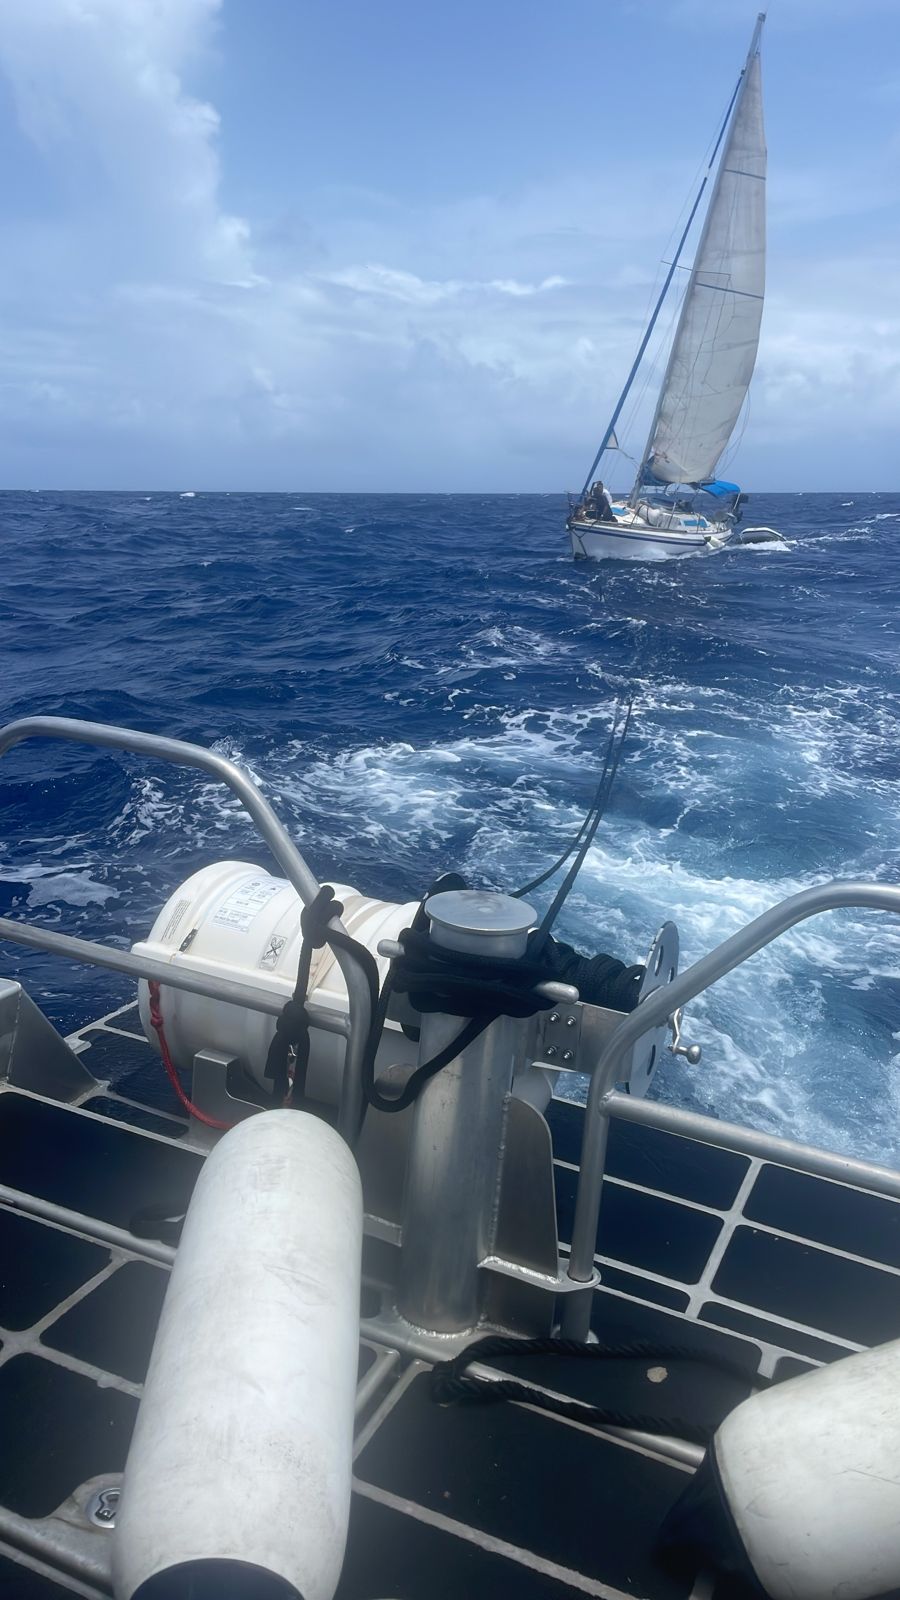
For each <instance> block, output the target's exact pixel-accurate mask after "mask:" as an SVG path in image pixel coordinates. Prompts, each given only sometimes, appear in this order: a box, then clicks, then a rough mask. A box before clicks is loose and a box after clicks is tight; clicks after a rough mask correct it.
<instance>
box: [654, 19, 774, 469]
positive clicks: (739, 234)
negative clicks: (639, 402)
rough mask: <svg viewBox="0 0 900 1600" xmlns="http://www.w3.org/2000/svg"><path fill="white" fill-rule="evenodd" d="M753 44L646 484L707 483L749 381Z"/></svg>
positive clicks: (761, 156) (755, 198)
mask: <svg viewBox="0 0 900 1600" xmlns="http://www.w3.org/2000/svg"><path fill="white" fill-rule="evenodd" d="M755 43H756V44H757V48H756V49H755V50H754V51H753V52H752V53H751V56H750V59H749V60H748V62H747V66H746V69H745V73H744V79H743V82H742V84H741V89H740V92H739V94H738V97H737V101H736V104H735V108H734V113H733V116H732V122H731V126H730V128H729V130H728V135H727V138H726V142H725V147H724V149H723V152H722V157H721V162H720V165H719V171H718V175H717V177H716V183H715V187H714V189H713V194H712V198H711V200H710V203H709V210H708V212H707V215H706V222H705V224H704V228H703V232H702V234H701V236H700V243H699V245H698V247H697V255H696V259H695V261H694V265H693V268H692V270H691V276H690V280H689V282H688V287H687V291H686V293H685V297H684V302H683V305H682V308H681V316H680V318H679V322H678V328H677V331H676V334H675V341H674V343H673V346H672V352H671V355H670V356H669V364H668V367H667V368H666V375H665V379H664V381H663V387H662V392H661V394H660V399H659V405H658V407H657V411H656V416H655V418H654V422H653V427H652V429H651V433H650V440H649V443H648V446H647V451H646V454H645V457H644V470H643V473H642V478H643V481H645V482H646V481H648V480H649V481H654V480H655V481H657V482H663V483H701V482H702V481H703V480H704V479H705V478H711V477H712V476H713V474H714V472H715V468H716V463H717V461H718V459H719V457H720V455H721V454H722V451H723V450H724V449H725V446H726V445H727V443H728V441H729V439H730V438H731V435H732V432H733V430H734V426H735V423H736V422H737V419H738V415H739V413H740V410H741V406H742V405H743V403H744V398H745V396H746V393H747V390H748V388H749V385H750V379H751V377H752V376H753V368H754V365H755V362H756V351H757V347H758V345H759V327H760V321H761V319H762V308H763V293H764V290H765V274H766V182H765V180H766V140H765V130H764V127H763V107H762V79H761V73H760V61H759V50H758V34H757V39H756V41H755Z"/></svg>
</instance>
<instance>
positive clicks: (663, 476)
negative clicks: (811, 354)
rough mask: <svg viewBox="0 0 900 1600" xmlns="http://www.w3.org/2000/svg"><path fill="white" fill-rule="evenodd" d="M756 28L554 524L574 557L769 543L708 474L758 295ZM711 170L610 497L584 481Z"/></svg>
mask: <svg viewBox="0 0 900 1600" xmlns="http://www.w3.org/2000/svg"><path fill="white" fill-rule="evenodd" d="M764 22H765V14H764V13H761V14H760V15H759V17H758V18H757V21H756V26H755V28H754V31H753V38H752V40H751V43H750V50H749V53H748V55H747V60H746V62H745V64H744V67H743V70H742V71H741V75H740V77H739V78H738V81H737V84H736V85H735V89H734V93H733V94H732V96H731V101H730V103H729V106H728V109H727V111H726V113H725V118H724V121H723V122H722V125H721V128H720V129H719V134H718V138H717V139H716V142H715V145H714V147H713V151H712V155H711V157H710V161H709V165H708V167H707V169H706V172H705V174H704V177H703V181H702V183H701V184H700V188H699V190H698V193H697V195H696V198H695V199H694V203H693V205H692V207H691V211H690V214H689V216H688V219H687V222H686V224H685V227H684V231H683V233H682V235H681V238H680V240H679V242H678V247H677V249H676V251H675V253H674V256H673V259H672V261H671V263H670V264H669V269H668V272H667V274H666V278H665V281H664V283H663V286H662V289H661V291H660V294H659V298H658V299H657V302H656V305H655V306H654V309H653V312H652V315H651V317H650V321H649V323H648V326H647V328H646V331H645V333H644V336H643V338H642V340H641V344H640V347H639V349H638V352H637V355H636V356H635V359H634V362H633V364H632V367H631V371H630V372H629V374H628V377H627V379H626V382H625V386H624V388H623V390H622V393H621V395H620V396H619V399H618V402H617V404H616V408H615V410H614V412H613V414H612V417H611V418H610V421H609V425H608V427H607V429H606V432H605V434H604V435H603V439H602V441H601V444H600V448H599V450H598V451H597V454H596V455H595V457H594V460H593V462H592V463H591V467H590V471H589V472H588V474H587V477H586V479H585V483H584V488H583V489H582V492H581V495H580V497H579V499H578V501H577V503H574V504H572V506H571V508H570V513H569V518H568V522H567V524H566V526H567V528H568V530H569V534H570V537H571V541H572V553H573V555H575V556H576V557H582V558H584V557H587V558H590V559H593V560H598V559H602V558H603V557H607V556H615V557H619V558H621V557H625V558H626V559H628V558H631V559H634V558H635V557H637V558H638V559H644V560H647V559H650V560H659V559H663V558H665V557H668V556H678V555H697V554H702V553H704V552H711V551H715V550H720V549H723V548H724V547H725V546H726V545H729V544H733V543H735V542H757V541H760V540H767V539H778V538H779V535H778V534H777V533H776V532H775V530H774V529H770V528H755V529H745V530H744V531H743V533H739V532H738V523H739V521H740V519H741V513H742V508H743V505H744V504H745V502H746V499H747V496H746V495H744V494H742V493H741V489H740V486H739V485H738V484H736V483H730V482H726V481H724V480H723V479H720V478H718V477H716V467H717V466H718V463H719V460H720V458H721V456H722V454H723V452H724V450H725V448H726V446H727V444H728V442H729V440H730V438H731V436H732V433H733V432H734V429H735V427H736V425H737V421H738V417H739V416H740V413H741V409H742V407H743V404H744V401H745V399H746V396H747V391H748V389H749V387H750V380H751V377H752V376H753V368H754V365H755V363H756V352H757V348H758V345H759V331H760V323H761V320H762V310H763V297H764V292H765V271H766V198H765V196H766V141H765V129H764V126H763V102H762V77H761V69H760V45H761V39H762V30H763V24H764ZM717 162H718V165H716V163H717ZM713 172H715V178H714V181H713V186H712V193H711V195H710V199H709V205H708V208H707V212H706V218H705V221H704V224H703V230H702V232H701V235H700V241H699V244H698V246H697V252H696V255H695V257H694V263H693V266H692V268H691V270H690V276H689V278H688V284H687V288H686V290H685V294H684V299H683V302H682V306H681V313H680V316H679V318H678V325H677V327H676V330H675V336H674V339H673V341H672V347H671V350H670V352H669V359H668V363H667V366H666V370H665V376H664V378H663V382H662V387H661V389H660V392H659V397H658V400H657V404H656V410H655V411H654V413H653V420H652V423H651V425H650V431H649V434H648V436H647V443H646V446H645V448H644V451H643V454H642V456H641V459H640V464H639V466H638V470H637V475H636V477H635V480H634V484H633V486H632V488H631V491H630V493H628V494H627V495H624V496H616V495H610V494H609V493H608V492H607V491H606V490H605V489H604V486H603V484H602V482H600V481H599V480H598V481H595V477H594V475H595V473H596V472H597V469H598V467H599V466H600V463H601V460H602V458H603V456H604V455H605V454H606V452H607V451H609V450H616V449H618V448H619V446H618V440H617V438H616V429H617V427H618V425H619V418H620V416H621V414H622V410H623V408H624V406H625V402H626V400H627V399H628V395H629V393H630V392H631V388H632V385H633V383H634V380H635V378H636V376H637V373H638V370H639V368H640V366H641V363H642V361H643V359H644V356H645V354H646V351H647V346H648V345H649V343H650V339H651V337H652V335H653V330H654V328H655V326H656V323H657V320H658V318H659V314H660V312H661V310H662V307H663V304H664V303H665V301H666V299H667V297H668V294H669V291H670V289H671V287H672V284H673V282H674V279H675V274H676V272H677V270H678V267H679V263H680V259H681V255H682V252H683V250H684V247H685V244H686V242H687V239H688V235H689V233H690V231H691V227H692V225H693V222H694V219H695V218H696V216H697V213H698V211H699V209H700V204H701V201H702V199H703V196H704V193H705V191H706V188H707V186H708V184H709V181H710V179H711V178H712V176H713ZM748 536H749V537H748Z"/></svg>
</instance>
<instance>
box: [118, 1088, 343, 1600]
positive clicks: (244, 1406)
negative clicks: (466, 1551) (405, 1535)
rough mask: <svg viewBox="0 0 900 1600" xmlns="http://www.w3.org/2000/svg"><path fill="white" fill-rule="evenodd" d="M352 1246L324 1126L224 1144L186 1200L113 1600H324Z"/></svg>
mask: <svg viewBox="0 0 900 1600" xmlns="http://www.w3.org/2000/svg"><path fill="white" fill-rule="evenodd" d="M361 1254H362V1192H361V1187H360V1181H359V1175H358V1172H357V1169H356V1163H355V1161H354V1159H353V1156H352V1155H351V1153H350V1151H349V1150H348V1148H347V1146H346V1145H345V1144H344V1143H343V1141H342V1140H341V1139H340V1138H339V1137H338V1135H337V1134H336V1133H335V1132H334V1131H333V1130H332V1129H331V1128H330V1127H328V1126H327V1125H326V1124H325V1123H323V1122H321V1121H319V1120H317V1119H316V1118H313V1117H310V1116H306V1115H305V1114H303V1113H302V1112H297V1111H268V1112H263V1113H261V1114H260V1115H259V1116H255V1117H251V1118H250V1119H249V1120H248V1121H246V1122H242V1123H240V1124H239V1125H238V1126H237V1127H236V1128H234V1129H232V1131H231V1132H230V1133H228V1134H226V1135H225V1137H224V1138H223V1139H222V1140H221V1141H220V1143H219V1144H218V1145H217V1147H216V1148H215V1150H214V1151H213V1152H212V1154H211V1155H210V1156H209V1158H208V1160H207V1162H206V1164H205V1166H204V1168H203V1171H202V1172H201V1174H200V1178H199V1180H198V1182H197V1187H196V1189H195V1191H194V1195H193V1199H192V1200H191V1204H190V1208H189V1210H188V1215H187V1220H186V1222H185V1226H184V1231H183V1234H182V1239H181V1244H180V1246H179V1249H178V1254H177V1257H176V1260H175V1266H174V1268H173V1271H172V1277H171V1281H170V1283H169V1287H168V1291H167V1294H166V1298H165V1303H164V1305H163V1311H162V1316H161V1319H160V1324H159V1329H158V1332H157V1335H156V1341H155V1344H154V1346H153V1354H152V1358H151V1361H150V1369H149V1372H148V1374H147V1382H146V1385H145V1388H144V1395H143V1399H142V1401H141V1406H140V1410H139V1412H138V1418H137V1423H136V1426H135V1431H134V1437H133V1439H132V1443H131V1449H130V1451H129V1454H128V1462H127V1465H126V1469H125V1478H124V1484H123V1490H122V1500H121V1506H120V1510H119V1516H118V1523H117V1527H116V1532H115V1536H114V1553H113V1575H114V1584H115V1593H116V1596H117V1597H118V1600H138V1597H140V1600H151V1597H153V1596H154V1595H159V1596H162V1595H165V1596H166V1600H170V1597H173V1600H175V1597H182V1596H184V1597H185V1600H186V1597H187V1596H188V1595H191V1596H194V1595H198V1596H199V1595H203V1596H206V1595H207V1594H209V1595H213V1594H222V1593H227V1594H228V1595H229V1596H239V1595H241V1596H242V1595H245V1594H246V1596H247V1597H248V1600H250V1597H252V1600H269V1597H272V1600H274V1597H276V1596H277V1597H279V1600H294V1597H295V1596H296V1597H300V1596H302V1600H331V1596H332V1595H333V1593H334V1590H335V1588H336V1587H337V1583H338V1579H339V1577H340V1570H341V1564H342V1561H343V1555H344V1546H345V1542H346V1535H347V1519H348V1515H349V1505H350V1474H351V1456H352V1442H353V1420H354V1403H355V1395H356V1373H357V1361H358V1342H359V1288H360V1261H361ZM242 1584H243V1585H244V1587H241V1585H242Z"/></svg>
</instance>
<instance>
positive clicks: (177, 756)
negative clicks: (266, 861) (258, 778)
mask: <svg viewBox="0 0 900 1600" xmlns="http://www.w3.org/2000/svg"><path fill="white" fill-rule="evenodd" d="M25 739H68V740H71V741H73V742H74V743H76V744H89V745H101V746H106V747H108V748H110V749H113V750H128V751H130V752H131V753H132V754H134V755H142V756H152V757H155V758H156V759H157V760H159V761H170V762H172V763H174V764H175V765H176V766H182V767H196V768H198V769H199V770H200V771H201V772H207V773H209V774H210V776H211V777H213V778H217V779H218V780H219V781H220V782H221V783H224V784H226V785H227V786H228V788H229V789H230V790H231V791H232V793H233V794H234V795H236V796H237V798H238V800H240V802H241V804H242V805H243V807H244V809H245V810H246V811H248V812H249V814H250V816H251V817H252V818H253V821H254V822H255V823H256V826H257V828H258V830H259V832H260V834H261V835H262V838H263V839H264V840H265V842H266V844H267V845H268V846H269V849H270V850H271V852H272V854H273V856H274V857H275V860H276V861H277V862H278V865H279V866H280V867H281V869H282V871H283V872H284V874H285V877H287V878H288V879H289V881H290V882H291V883H292V884H293V886H294V888H295V889H296V891H297V893H298V895H299V896H300V899H301V900H302V901H303V904H304V905H308V904H309V902H310V901H311V900H313V899H314V898H315V896H316V895H317V894H318V892H319V884H318V883H317V881H316V879H315V877H314V876H313V874H312V872H311V871H310V869H309V867H308V866H307V864H306V862H305V860H304V859H303V856H302V855H301V854H300V851H299V850H298V849H297V846H296V845H295V844H294V842H293V840H292V839H291V838H290V836H289V834H288V833H287V831H286V829H285V828H284V826H283V824H282V823H281V822H279V820H278V818H277V816H276V815H275V812H274V811H273V810H272V808H271V806H270V805H269V803H268V801H267V800H265V799H264V798H263V796H262V795H261V794H260V792H259V790H258V789H257V787H256V785H255V784H254V783H253V781H252V779H251V778H249V777H248V776H247V774H246V773H245V772H242V771H241V769H240V768H239V767H237V766H235V765H234V763H233V762H231V761H226V759H225V757H224V756H218V755H215V754H214V753H213V751H211V750H204V749H203V747H202V745H197V744H187V743H185V742H184V741H183V740H181V739H167V738H165V737H164V736H163V735H161V734H155V733H141V732H138V731H137V730H136V729H134V728H117V727H107V726H105V725H104V724H103V723H100V722H83V721H81V720H80V719H78V718H74V717H23V718H22V719H21V720H19V721H17V722H10V723H7V725H6V727H5V728H0V756H2V755H4V754H5V752H6V751H7V750H9V749H10V748H11V746H13V745H15V744H21V743H22V742H23V740H25ZM329 926H330V927H332V928H335V929H338V930H340V931H341V932H344V931H346V930H345V929H344V927H343V924H342V923H341V921H340V919H339V918H338V917H333V918H332V920H331V922H330V924H329ZM36 931H37V930H36ZM78 943H79V944H80V945H81V946H82V954H83V957H84V959H85V960H97V955H96V953H95V954H93V955H91V954H89V953H88V952H89V951H90V950H93V951H94V952H102V953H103V954H104V955H108V954H109V952H108V951H107V950H106V947H105V946H103V945H91V944H89V942H88V941H87V940H79V941H78ZM44 948H50V947H49V946H48V945H45V946H44ZM62 953H65V952H62ZM335 955H336V958H337V962H338V965H339V966H340V969H341V972H342V973H343V976H344V981H345V983H346V985H347V998H348V1002H349V1018H350V1031H349V1036H348V1039H347V1050H346V1060H345V1065H344V1082H343V1092H342V1096H341V1109H340V1119H339V1127H340V1129H341V1132H342V1133H343V1134H344V1135H345V1137H347V1138H352V1137H354V1136H355V1133H356V1130H357V1128H358V1127H359V1120H360V1116H361V1113H362V1103H363V1083H362V1062H363V1054H364V1052H365V1048H366V1041H367V1039H368V1035H369V1029H370V1024H371V1003H370V997H369V986H368V983H367V981H366V976H365V973H364V971H363V968H362V966H361V964H360V962H359V961H358V960H357V959H356V957H355V956H353V955H352V954H351V953H350V952H349V951H346V950H336V951H335ZM98 964H100V965H110V964H111V963H110V962H109V961H103V962H100V963H98ZM171 981H172V979H171V978H170V977H167V979H166V982H171Z"/></svg>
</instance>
